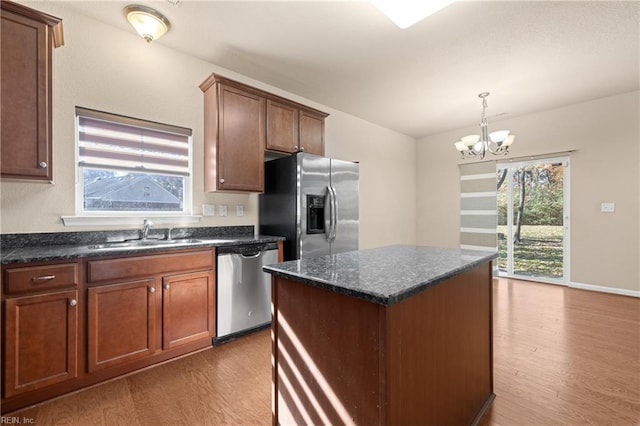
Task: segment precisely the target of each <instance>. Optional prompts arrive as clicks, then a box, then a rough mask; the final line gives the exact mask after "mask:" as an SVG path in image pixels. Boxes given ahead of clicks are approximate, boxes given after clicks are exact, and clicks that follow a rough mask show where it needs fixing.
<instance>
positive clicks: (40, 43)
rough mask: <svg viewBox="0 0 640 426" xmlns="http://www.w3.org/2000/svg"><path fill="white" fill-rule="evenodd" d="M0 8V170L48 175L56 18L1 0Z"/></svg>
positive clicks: (7, 174)
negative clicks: (0, 18) (0, 19)
mask: <svg viewBox="0 0 640 426" xmlns="http://www.w3.org/2000/svg"><path fill="white" fill-rule="evenodd" d="M0 13H1V16H2V23H1V24H0V28H1V34H2V35H1V37H0V40H1V46H2V48H1V49H0V52H1V60H0V63H1V69H2V71H1V75H2V84H1V86H2V93H1V95H0V120H1V121H2V126H1V127H2V130H1V138H2V145H1V148H0V175H1V176H2V177H4V178H17V179H32V180H44V181H51V180H52V177H53V171H52V137H51V134H52V132H51V127H52V126H51V51H52V50H53V47H59V46H62V44H63V43H64V41H63V37H62V21H61V20H60V19H58V18H55V17H53V16H50V15H47V14H44V13H41V12H39V11H37V10H34V9H31V8H28V7H25V6H22V5H20V4H17V3H13V2H10V1H4V0H3V1H2V2H0Z"/></svg>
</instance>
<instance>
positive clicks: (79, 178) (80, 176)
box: [62, 106, 193, 226]
mask: <svg viewBox="0 0 640 426" xmlns="http://www.w3.org/2000/svg"><path fill="white" fill-rule="evenodd" d="M81 116H82V117H88V118H97V119H100V120H106V121H109V122H111V123H115V124H123V125H128V126H136V127H142V128H146V129H150V130H154V131H162V132H169V133H178V134H181V135H184V136H186V137H187V146H188V148H187V150H188V154H187V156H188V169H189V172H188V173H187V174H179V173H166V174H163V173H161V172H156V171H144V170H136V169H125V171H126V170H128V171H129V172H131V173H141V174H148V175H174V176H182V177H183V183H184V188H183V200H182V207H183V208H182V210H181V211H166V210H164V211H162V210H85V208H84V207H85V200H84V184H85V182H84V170H85V169H102V170H109V171H123V169H122V168H117V167H113V168H110V167H101V166H96V165H83V164H81V163H80V117H81ZM74 118H75V119H74V122H75V126H74V127H75V128H74V132H75V147H74V149H75V170H76V185H75V186H76V194H75V202H76V209H75V212H76V218H83V217H87V218H94V219H96V218H100V217H107V216H108V217H109V218H110V219H114V218H121V219H126V218H136V219H137V218H146V217H155V218H158V219H162V218H167V219H168V218H170V217H174V218H181V219H180V221H182V222H192V220H189V218H191V217H192V212H193V133H192V130H191V129H188V128H184V127H179V126H174V125H169V124H164V123H158V122H154V121H149V120H144V119H139V118H134V117H128V116H124V115H120V114H114V113H107V112H102V111H97V110H92V109H88V108H83V107H79V106H76V107H75V117H74ZM62 220H63V222H64V223H65V225H67V226H69V225H70V226H74V225H77V224H79V223H76V222H77V221H76V220H73V218H70V217H62ZM116 221H117V219H116ZM94 222H95V220H93V221H92V223H94ZM107 222H109V221H107ZM107 222H105V223H107Z"/></svg>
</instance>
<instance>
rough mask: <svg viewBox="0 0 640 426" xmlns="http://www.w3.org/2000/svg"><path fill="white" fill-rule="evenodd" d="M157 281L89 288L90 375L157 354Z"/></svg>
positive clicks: (148, 280) (140, 281)
mask: <svg viewBox="0 0 640 426" xmlns="http://www.w3.org/2000/svg"><path fill="white" fill-rule="evenodd" d="M155 300H156V282H155V279H152V278H151V279H145V280H139V281H131V282H127V283H122V284H110V285H104V286H100V287H93V288H90V289H88V302H87V303H88V316H87V332H88V356H89V372H93V371H98V370H101V369H104V368H108V367H112V366H115V365H120V364H124V363H127V362H129V361H133V360H136V359H139V358H144V357H147V356H150V355H152V354H153V353H154V351H155V346H156V345H155V335H156V321H155V306H156V305H155Z"/></svg>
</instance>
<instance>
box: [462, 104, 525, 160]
mask: <svg viewBox="0 0 640 426" xmlns="http://www.w3.org/2000/svg"><path fill="white" fill-rule="evenodd" d="M487 96H489V92H482V93H480V94H479V95H478V97H479V98H480V99H482V121H481V122H480V134H479V135H468V136H465V137H463V138H462V139H460V140H459V141H458V142H456V143H455V144H454V145H455V147H456V149H457V150H458V151H460V154H461V155H462V158H463V159H465V158H471V157H480V158H484V155H485V154H486V153H487V152H490V153H492V154H494V155H500V154H502V155H507V154H508V153H509V145H511V144H512V143H513V139H514V138H515V136H514V135H510V134H509V131H508V130H497V131H495V132H492V133H489V130H488V129H487V115H486V113H485V111H486V109H487Z"/></svg>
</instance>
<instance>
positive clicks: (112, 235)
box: [0, 225, 254, 250]
mask: <svg viewBox="0 0 640 426" xmlns="http://www.w3.org/2000/svg"><path fill="white" fill-rule="evenodd" d="M169 230H171V237H172V238H173V239H178V238H224V237H240V236H248V237H249V236H253V235H254V227H253V225H244V226H215V227H193V228H188V227H186V228H153V229H151V230H150V231H149V237H150V238H163V239H164V238H166V237H167V234H168V232H169ZM140 234H141V231H140V230H137V229H124V230H115V231H76V232H45V233H33V234H0V247H2V249H3V250H10V249H16V248H22V247H38V246H40V247H42V246H53V245H86V244H98V243H104V242H110V241H122V240H126V239H135V238H140Z"/></svg>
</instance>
